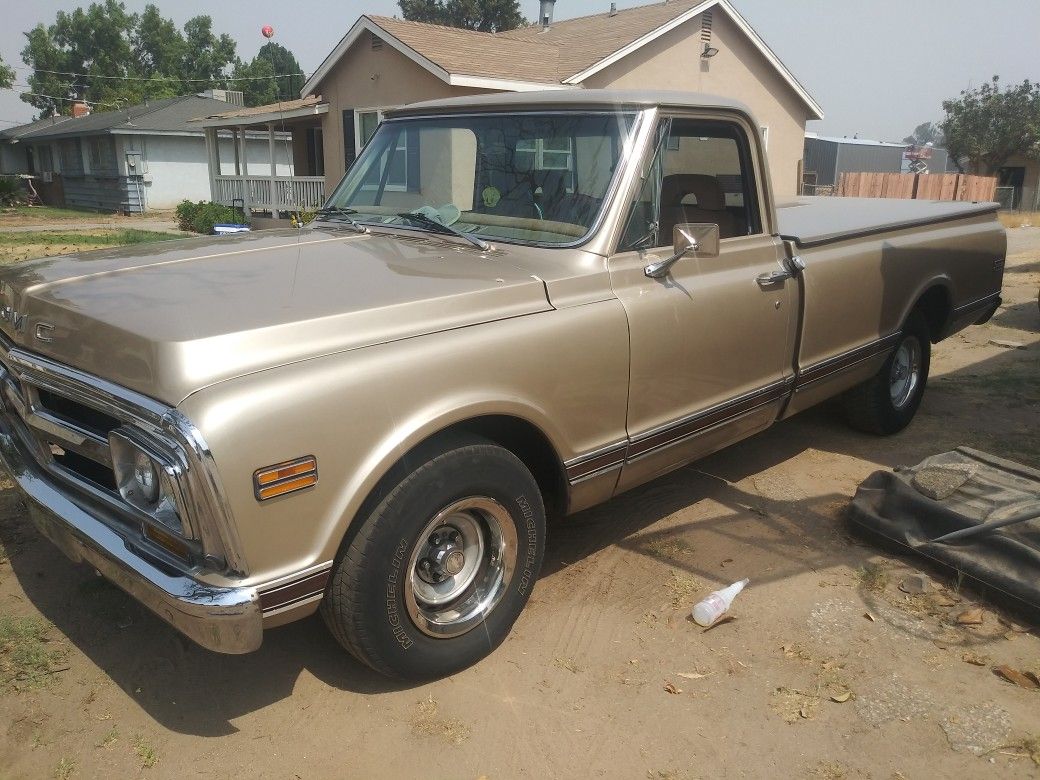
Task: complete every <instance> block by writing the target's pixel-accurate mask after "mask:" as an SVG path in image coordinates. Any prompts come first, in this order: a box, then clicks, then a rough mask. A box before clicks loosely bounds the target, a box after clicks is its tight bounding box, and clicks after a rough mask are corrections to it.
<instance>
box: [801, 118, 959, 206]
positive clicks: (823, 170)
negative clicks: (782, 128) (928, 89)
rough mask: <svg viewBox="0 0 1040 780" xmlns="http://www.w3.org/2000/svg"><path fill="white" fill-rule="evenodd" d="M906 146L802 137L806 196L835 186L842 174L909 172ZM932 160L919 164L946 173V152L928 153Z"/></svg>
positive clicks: (942, 150) (855, 140)
mask: <svg viewBox="0 0 1040 780" xmlns="http://www.w3.org/2000/svg"><path fill="white" fill-rule="evenodd" d="M906 150H907V144H901V143H900V144H896V143H887V142H885V141H870V140H867V139H865V138H836V137H829V136H823V135H817V134H816V133H806V134H805V158H804V162H803V168H804V171H805V173H804V175H803V178H802V182H803V185H804V191H805V194H807V195H811V194H813V192H814V191H815V189H816V188H818V187H832V186H836V185H837V184H838V180H839V179H840V178H841V174H843V173H899V172H901V171H908V170H909V167H908V161H907V160H906V158H905V153H906ZM930 152H931V157H930V158H929V159H926V160H922V162H924V163H925V164H926V165H927V166H928V171H929V172H931V173H943V172H945V171H946V158H947V153H946V150H945V149H931V150H930Z"/></svg>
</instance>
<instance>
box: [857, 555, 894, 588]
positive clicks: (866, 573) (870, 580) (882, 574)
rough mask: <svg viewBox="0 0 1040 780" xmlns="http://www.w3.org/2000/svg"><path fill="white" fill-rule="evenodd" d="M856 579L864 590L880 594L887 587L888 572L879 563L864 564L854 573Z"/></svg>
mask: <svg viewBox="0 0 1040 780" xmlns="http://www.w3.org/2000/svg"><path fill="white" fill-rule="evenodd" d="M856 578H857V579H858V580H859V581H860V583H861V584H862V585H863V587H864V588H866V589H867V590H869V591H872V592H873V593H881V591H883V590H884V589H885V588H886V587H888V572H887V571H885V567H884V566H882V565H881V564H880V563H873V562H869V563H865V564H863V565H862V566H861V567H860V568H859V569H858V570H857V571H856Z"/></svg>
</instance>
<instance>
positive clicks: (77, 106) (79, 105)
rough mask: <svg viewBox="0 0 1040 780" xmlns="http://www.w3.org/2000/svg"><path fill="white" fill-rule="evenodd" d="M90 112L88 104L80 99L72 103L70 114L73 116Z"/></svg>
mask: <svg viewBox="0 0 1040 780" xmlns="http://www.w3.org/2000/svg"><path fill="white" fill-rule="evenodd" d="M89 113H90V106H88V105H87V104H86V103H84V102H83V101H82V100H76V101H73V103H72V116H73V118H75V117H78V116H86V115H87V114H89Z"/></svg>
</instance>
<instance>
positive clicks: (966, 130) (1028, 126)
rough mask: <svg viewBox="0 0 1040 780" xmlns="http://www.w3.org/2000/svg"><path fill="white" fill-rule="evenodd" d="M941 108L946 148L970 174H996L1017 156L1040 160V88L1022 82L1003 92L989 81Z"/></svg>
mask: <svg viewBox="0 0 1040 780" xmlns="http://www.w3.org/2000/svg"><path fill="white" fill-rule="evenodd" d="M942 105H943V110H944V111H945V112H946V117H945V119H943V121H942V131H943V134H944V135H945V136H946V148H947V149H949V151H950V154H951V155H952V156H953V157H954V158H957V159H964V158H967V159H968V160H969V161H970V162H971V166H972V168H973V169H974V170H975V171H977V172H980V173H995V172H996V171H997V170H998V169H999V168H1001V167H1002V166H1003V165H1004V163H1006V162H1007V161H1008V159H1010V158H1011V157H1013V156H1015V155H1019V154H1021V155H1025V156H1026V157H1032V158H1034V159H1037V158H1040V84H1034V83H1032V82H1030V81H1029V80H1028V79H1026V80H1025V81H1023V82H1022V83H1021V84H1018V85H1016V86H1013V87H1008V88H1003V89H1002V88H1001V85H1000V78H999V77H998V76H994V77H993V79H992V81H990V82H989V83H988V84H983V85H982V86H981V87H978V88H977V89H969V90H964V91H963V92H961V94H960V97H959V98H957V99H955V100H944V101H943V104H942Z"/></svg>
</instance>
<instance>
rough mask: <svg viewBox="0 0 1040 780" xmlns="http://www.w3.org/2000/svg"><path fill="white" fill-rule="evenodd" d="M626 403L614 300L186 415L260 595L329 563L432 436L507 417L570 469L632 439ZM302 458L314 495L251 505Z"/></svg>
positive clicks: (307, 367) (389, 352) (243, 390)
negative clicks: (264, 486)
mask: <svg viewBox="0 0 1040 780" xmlns="http://www.w3.org/2000/svg"><path fill="white" fill-rule="evenodd" d="M627 402H628V331H627V322H626V320H625V315H624V311H623V309H622V308H621V305H620V303H618V302H617V301H616V300H609V301H603V302H600V303H594V304H589V305H586V306H580V307H574V308H572V309H561V310H554V311H550V312H545V313H542V314H533V315H529V316H524V317H517V318H513V319H508V320H501V321H498V322H493V323H488V324H485V325H480V326H475V327H471V328H460V329H456V330H452V331H447V332H443V333H436V334H431V335H429V336H421V337H417V338H411V339H406V340H402V341H398V342H392V343H388V344H382V345H378V346H373V347H367V348H364V349H359V350H354V351H351V352H344V353H340V354H336V355H330V356H327V357H324V358H319V359H314V360H307V361H302V362H299V363H293V364H290V365H286V366H281V367H278V368H275V369H270V370H267V371H262V372H258V373H256V374H250V375H248V376H244V377H240V378H238V379H235V380H231V381H228V382H223V383H220V384H218V385H214V386H211V387H209V388H206V389H205V390H202V391H199V392H198V393H196V394H193V395H192V396H189V398H188V399H186V400H185V402H184V403H183V404H182V407H181V411H182V412H183V413H184V414H185V415H187V416H188V417H189V418H190V419H191V420H192V421H193V422H194V423H195V425H197V426H198V427H199V429H200V430H201V431H202V433H203V435H204V436H205V437H206V440H207V441H208V442H209V445H210V449H211V451H212V452H213V457H214V462H215V463H216V467H217V470H218V472H219V475H220V479H221V481H222V483H223V487H224V490H225V493H226V495H227V497H228V502H229V504H230V505H231V510H232V513H233V515H234V522H235V524H236V526H237V528H238V533H239V538H240V539H241V540H242V545H243V548H244V549H243V551H242V553H243V557H244V558H245V560H246V561H247V563H248V566H249V571H250V572H251V575H250V578H251V580H252V581H255V582H257V583H265V582H270V581H272V580H275V579H277V578H279V577H283V576H288V575H290V574H293V573H294V572H299V571H302V570H305V569H307V568H309V567H313V566H315V565H318V564H323V563H327V562H328V561H330V560H331V559H332V558H333V557H334V556H335V554H336V551H337V549H338V547H339V545H340V542H341V540H342V539H343V536H344V534H345V532H346V529H347V527H348V525H349V523H350V522H351V521H352V520H353V519H354V518H355V516H356V515H357V512H358V509H359V508H360V507H361V505H362V503H363V502H364V500H365V499H366V498H367V496H368V495H369V494H370V493H371V491H372V489H373V488H374V487H375V486H376V484H377V483H378V481H379V480H380V479H381V478H382V477H383V476H384V475H385V474H386V473H387V471H388V470H389V469H390V468H391V466H392V465H393V464H394V463H395V462H397V460H399V459H400V458H401V456H402V455H404V454H405V453H406V452H408V451H409V450H410V449H412V448H413V447H414V446H416V445H417V444H419V443H420V442H422V441H424V440H425V439H427V438H429V437H430V436H432V435H434V434H436V433H437V432H438V431H441V430H444V429H445V428H447V427H450V426H452V425H454V424H456V423H459V422H463V421H465V420H469V419H472V418H475V417H482V416H485V415H491V414H494V415H509V416H513V417H517V418H520V419H522V420H525V421H527V422H528V423H530V424H531V425H533V426H534V427H536V428H538V429H539V430H540V431H542V433H543V434H544V435H545V437H546V439H547V440H548V441H549V442H550V443H551V444H552V446H553V448H554V449H555V450H556V453H557V455H558V456H559V458H560V460H561V461H566V460H569V459H571V458H573V457H575V456H576V455H580V454H582V453H586V452H591V451H594V450H596V449H598V448H600V447H602V446H604V445H607V444H611V443H613V442H616V441H618V440H619V439H622V438H624V431H625V415H626V408H627ZM304 455H313V456H314V457H315V458H317V462H318V484H317V485H316V486H315V487H313V488H309V489H307V490H303V491H300V492H297V493H291V494H288V495H284V496H281V497H278V498H274V499H271V500H268V501H263V502H258V501H257V500H256V498H255V496H254V494H253V485H252V475H253V473H254V472H255V471H256V470H257V469H258V468H262V467H264V466H268V465H271V464H275V463H279V462H281V461H285V460H290V459H292V458H297V457H301V456H304Z"/></svg>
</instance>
